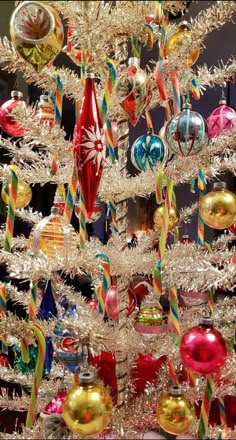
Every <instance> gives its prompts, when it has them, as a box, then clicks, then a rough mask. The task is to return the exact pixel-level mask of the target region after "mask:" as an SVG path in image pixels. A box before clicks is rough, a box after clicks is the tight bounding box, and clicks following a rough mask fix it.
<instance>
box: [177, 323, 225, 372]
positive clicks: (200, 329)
mask: <svg viewBox="0 0 236 440" xmlns="http://www.w3.org/2000/svg"><path fill="white" fill-rule="evenodd" d="M180 357H181V359H182V361H183V364H184V365H185V366H186V367H188V368H191V369H192V370H193V371H195V373H198V374H210V373H214V372H215V371H217V370H219V369H220V368H221V367H223V365H224V364H225V362H226V358H227V344H226V342H225V340H224V338H223V336H222V335H221V333H220V332H218V331H217V330H216V329H215V328H214V327H213V321H212V319H210V318H202V319H201V321H200V324H199V325H197V326H195V327H192V328H190V329H189V330H187V331H186V332H185V333H184V335H183V336H182V338H181V341H180Z"/></svg>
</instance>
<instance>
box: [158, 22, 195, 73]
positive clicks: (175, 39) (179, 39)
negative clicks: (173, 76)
mask: <svg viewBox="0 0 236 440" xmlns="http://www.w3.org/2000/svg"><path fill="white" fill-rule="evenodd" d="M190 29H191V27H190V25H189V23H187V22H186V21H184V22H182V23H180V24H179V26H178V29H177V31H176V32H175V33H174V34H173V35H172V36H171V37H170V38H169V40H168V41H167V44H166V49H165V54H166V56H168V55H170V54H171V53H172V52H175V51H177V50H178V49H179V48H180V47H181V46H182V44H183V42H184V41H185V40H187V39H189V38H190V36H191V32H190ZM199 55H200V49H199V47H191V48H190V49H189V51H188V52H187V53H186V54H184V55H183V62H184V65H185V66H188V67H191V66H193V64H195V63H196V61H197V60H198V58H199Z"/></svg>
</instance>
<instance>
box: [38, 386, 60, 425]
mask: <svg viewBox="0 0 236 440" xmlns="http://www.w3.org/2000/svg"><path fill="white" fill-rule="evenodd" d="M66 395H67V391H66V390H61V391H58V393H57V394H56V396H55V397H54V399H53V400H51V402H49V403H48V404H47V405H46V406H45V408H44V409H43V410H42V411H41V413H40V418H41V420H42V419H45V418H46V417H48V416H51V415H52V414H62V408H63V404H64V401H65V398H66Z"/></svg>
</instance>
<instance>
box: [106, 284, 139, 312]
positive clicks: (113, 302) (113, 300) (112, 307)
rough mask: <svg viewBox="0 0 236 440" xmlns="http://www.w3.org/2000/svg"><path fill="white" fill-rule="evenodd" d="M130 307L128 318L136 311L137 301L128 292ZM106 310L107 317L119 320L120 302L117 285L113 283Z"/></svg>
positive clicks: (108, 294)
mask: <svg viewBox="0 0 236 440" xmlns="http://www.w3.org/2000/svg"><path fill="white" fill-rule="evenodd" d="M127 295H128V307H127V316H129V315H130V314H131V313H132V312H133V311H134V309H135V306H136V299H135V296H134V295H132V293H131V292H130V291H129V290H128V293H127ZM105 308H106V312H107V315H108V316H109V318H111V319H115V320H117V319H118V301H117V283H116V282H113V283H112V286H111V287H110V289H109V290H108V292H107V296H106V302H105Z"/></svg>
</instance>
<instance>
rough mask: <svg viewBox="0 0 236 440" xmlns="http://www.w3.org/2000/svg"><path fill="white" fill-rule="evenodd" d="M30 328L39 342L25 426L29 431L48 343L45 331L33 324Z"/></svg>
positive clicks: (33, 418)
mask: <svg viewBox="0 0 236 440" xmlns="http://www.w3.org/2000/svg"><path fill="white" fill-rule="evenodd" d="M30 328H31V330H32V331H33V332H34V333H35V335H36V338H37V341H38V358H37V362H36V366H35V372H34V382H33V385H32V389H31V396H30V403H29V407H28V413H27V417H26V424H25V426H26V428H28V429H30V428H32V426H33V424H34V421H35V411H36V406H37V399H38V391H39V387H40V383H41V380H42V377H43V367H44V360H45V353H46V341H45V335H44V332H43V330H42V329H41V327H39V325H37V324H31V326H30Z"/></svg>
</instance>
